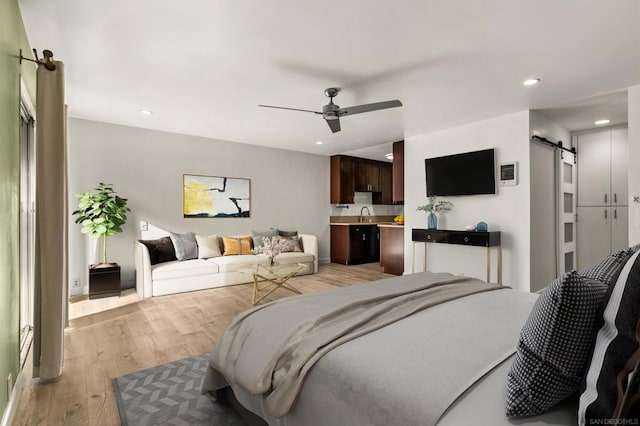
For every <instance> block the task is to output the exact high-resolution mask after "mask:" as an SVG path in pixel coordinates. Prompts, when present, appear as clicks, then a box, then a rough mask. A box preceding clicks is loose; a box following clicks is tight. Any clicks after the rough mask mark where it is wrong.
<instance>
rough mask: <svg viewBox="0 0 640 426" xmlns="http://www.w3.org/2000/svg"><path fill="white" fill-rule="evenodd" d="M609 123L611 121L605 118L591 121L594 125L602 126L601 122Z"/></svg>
mask: <svg viewBox="0 0 640 426" xmlns="http://www.w3.org/2000/svg"><path fill="white" fill-rule="evenodd" d="M609 123H611V120H607V119H606V118H605V119H603V120H598V121H594V122H593V124H595V125H596V126H602V125H603V124H609Z"/></svg>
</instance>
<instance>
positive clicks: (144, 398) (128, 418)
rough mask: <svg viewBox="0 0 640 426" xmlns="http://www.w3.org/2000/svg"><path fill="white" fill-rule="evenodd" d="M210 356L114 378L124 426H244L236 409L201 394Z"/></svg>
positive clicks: (182, 360) (224, 402) (179, 361)
mask: <svg viewBox="0 0 640 426" xmlns="http://www.w3.org/2000/svg"><path fill="white" fill-rule="evenodd" d="M207 357H208V354H202V355H198V356H194V357H190V358H185V359H181V360H178V361H174V362H170V363H168V364H163V365H159V366H157V367H153V368H149V369H147V370H142V371H138V372H136V373H131V374H127V375H125V376H120V377H116V378H115V379H113V381H112V384H113V390H114V392H115V395H116V401H117V403H118V412H119V413H120V422H121V424H122V425H129V426H138V425H140V426H145V425H216V426H217V425H224V426H244V425H246V423H245V422H244V421H243V420H242V419H241V417H240V416H239V415H238V414H237V412H236V411H235V410H234V409H233V407H232V406H231V405H230V404H229V403H228V402H226V401H216V400H213V399H212V398H210V397H209V396H208V395H202V394H201V393H200V387H201V384H202V378H203V377H204V372H205V369H206V367H207Z"/></svg>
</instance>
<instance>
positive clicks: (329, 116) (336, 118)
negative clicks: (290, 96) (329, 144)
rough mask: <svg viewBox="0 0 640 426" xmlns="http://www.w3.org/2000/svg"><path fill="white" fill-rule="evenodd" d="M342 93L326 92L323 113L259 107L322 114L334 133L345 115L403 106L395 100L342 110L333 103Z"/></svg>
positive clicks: (271, 106) (334, 88) (337, 130)
mask: <svg viewBox="0 0 640 426" xmlns="http://www.w3.org/2000/svg"><path fill="white" fill-rule="evenodd" d="M339 92H340V89H339V88H336V87H330V88H328V89H326V90H325V91H324V94H325V95H326V96H328V97H329V103H328V104H326V105H325V106H323V107H322V112H320V111H311V110H308V109H299V108H287V107H281V106H274V105H258V106H260V107H264V108H278V109H288V110H291V111H303V112H312V113H314V114H321V115H322V118H324V119H325V120H326V122H327V124H328V125H329V128H330V129H331V131H332V132H333V133H336V132H339V131H340V117H343V116H345V115H353V114H360V113H362V112H369V111H377V110H379V109H387V108H395V107H399V106H402V102H400V101H399V100H397V99H395V100H393V101H385V102H375V103H372V104H364V105H354V106H351V107H346V108H340V105H336V104H334V103H333V98H334V97H336V95H337V94H338V93H339Z"/></svg>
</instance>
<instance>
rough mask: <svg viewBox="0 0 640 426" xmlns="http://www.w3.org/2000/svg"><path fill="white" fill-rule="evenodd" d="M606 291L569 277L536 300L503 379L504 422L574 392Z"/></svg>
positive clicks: (593, 283) (530, 413) (599, 285)
mask: <svg viewBox="0 0 640 426" xmlns="http://www.w3.org/2000/svg"><path fill="white" fill-rule="evenodd" d="M606 290H607V286H605V285H604V284H602V283H600V282H598V281H595V280H592V279H589V278H585V277H582V276H580V275H578V273H577V272H576V271H572V272H569V273H566V274H563V275H561V276H560V277H558V278H557V279H556V280H555V281H554V282H553V283H551V285H549V287H547V288H546V289H545V290H544V291H543V292H542V294H540V297H539V298H538V300H537V301H536V303H535V305H534V307H533V309H532V310H531V314H529V318H528V319H527V322H526V323H525V325H524V327H523V328H522V331H521V332H520V340H519V341H518V348H517V351H516V354H515V357H514V361H513V365H512V366H511V371H510V372H509V374H508V375H507V406H506V414H507V416H510V417H516V416H517V417H520V416H535V415H538V414H540V413H543V412H545V411H546V410H548V409H550V408H551V407H553V406H554V405H555V404H557V403H559V402H560V401H562V400H564V399H565V398H567V397H568V396H570V395H572V394H573V393H575V392H576V391H577V390H579V389H580V382H581V379H582V376H583V374H584V372H585V370H586V368H587V363H588V361H589V356H590V355H591V349H592V347H593V339H594V334H595V330H594V327H593V323H594V320H595V318H596V313H597V311H598V308H599V306H600V304H601V303H602V300H603V299H604V295H605V292H606Z"/></svg>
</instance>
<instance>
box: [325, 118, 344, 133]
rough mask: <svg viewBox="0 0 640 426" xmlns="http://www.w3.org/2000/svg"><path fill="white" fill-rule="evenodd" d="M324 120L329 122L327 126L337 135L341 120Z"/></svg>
mask: <svg viewBox="0 0 640 426" xmlns="http://www.w3.org/2000/svg"><path fill="white" fill-rule="evenodd" d="M324 120H325V121H326V122H327V124H328V125H329V128H330V129H331V131H332V132H333V133H337V132H339V131H340V119H339V118H338V117H336V118H334V119H330V120H327V119H326V118H325V119H324Z"/></svg>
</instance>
